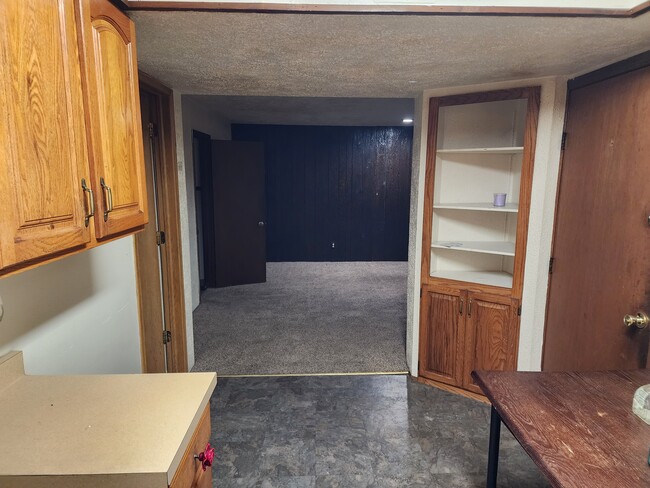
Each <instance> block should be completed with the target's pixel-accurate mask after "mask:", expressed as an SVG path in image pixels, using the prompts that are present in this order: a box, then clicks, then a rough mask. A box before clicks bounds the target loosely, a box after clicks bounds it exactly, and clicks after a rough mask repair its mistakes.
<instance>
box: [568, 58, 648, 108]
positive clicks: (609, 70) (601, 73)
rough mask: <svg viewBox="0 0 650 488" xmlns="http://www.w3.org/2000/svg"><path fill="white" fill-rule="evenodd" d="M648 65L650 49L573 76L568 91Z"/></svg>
mask: <svg viewBox="0 0 650 488" xmlns="http://www.w3.org/2000/svg"><path fill="white" fill-rule="evenodd" d="M648 66H650V51H646V52H643V53H641V54H637V55H636V56H632V57H631V58H627V59H624V60H622V61H619V62H617V63H614V64H610V65H608V66H605V67H603V68H600V69H597V70H596V71H591V72H589V73H585V74H584V75H582V76H578V77H577V78H573V79H571V80H569V84H568V92H569V93H571V91H573V90H577V89H578V88H583V87H585V86H588V85H593V84H594V83H599V82H601V81H605V80H608V79H610V78H615V77H617V76H621V75H624V74H626V73H630V72H631V71H636V70H637V69H643V68H647V67H648ZM565 118H566V116H565Z"/></svg>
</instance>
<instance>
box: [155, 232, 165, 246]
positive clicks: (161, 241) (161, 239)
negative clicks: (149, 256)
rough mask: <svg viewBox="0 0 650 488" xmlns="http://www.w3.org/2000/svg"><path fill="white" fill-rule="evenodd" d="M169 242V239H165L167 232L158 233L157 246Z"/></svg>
mask: <svg viewBox="0 0 650 488" xmlns="http://www.w3.org/2000/svg"><path fill="white" fill-rule="evenodd" d="M166 241H167V238H166V237H165V231H162V230H159V231H158V232H156V244H158V245H159V246H160V245H161V244H164V243H165V242H166Z"/></svg>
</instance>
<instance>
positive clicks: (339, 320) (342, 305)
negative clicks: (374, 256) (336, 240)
mask: <svg viewBox="0 0 650 488" xmlns="http://www.w3.org/2000/svg"><path fill="white" fill-rule="evenodd" d="M406 275H407V263H404V262H353V263H268V264H267V282H266V283H261V284H255V285H244V286H233V287H228V288H219V289H208V290H205V291H204V292H203V293H202V295H201V305H199V307H198V308H197V309H196V311H195V312H194V347H195V359H196V363H195V366H194V371H216V372H217V373H218V374H220V375H240V374H245V375H251V374H288V373H289V374H291V373H294V374H314V373H359V372H395V371H405V370H406V357H405V349H406V346H405V344H406Z"/></svg>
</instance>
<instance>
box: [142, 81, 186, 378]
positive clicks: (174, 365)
mask: <svg viewBox="0 0 650 488" xmlns="http://www.w3.org/2000/svg"><path fill="white" fill-rule="evenodd" d="M139 78H140V89H141V90H142V91H146V92H148V93H150V94H151V95H153V96H154V97H155V98H156V100H157V104H158V121H159V124H158V137H159V141H160V148H159V149H160V158H158V159H157V160H156V163H157V166H156V175H157V177H158V178H157V182H156V183H157V191H158V195H159V198H158V201H159V203H162V207H163V208H161V209H160V210H159V222H160V228H161V229H163V230H164V232H165V243H164V245H162V246H161V253H162V259H161V269H162V274H163V277H162V290H163V295H164V299H163V307H164V309H163V314H164V317H165V322H166V328H167V330H168V331H170V333H171V341H170V342H169V343H168V344H167V372H168V373H182V372H186V371H187V370H188V363H187V335H186V327H187V325H186V320H185V294H184V281H183V263H182V253H181V224H180V204H179V197H178V171H177V162H176V130H175V127H174V103H173V99H172V90H171V89H170V88H168V87H167V86H165V85H163V84H162V83H160V82H159V81H158V80H156V79H155V78H153V77H151V76H149V75H148V74H146V73H144V72H143V71H139ZM149 222H150V223H149V224H148V225H151V223H152V222H155V219H150V221H149ZM134 245H137V244H134ZM154 245H156V244H155V243H154ZM138 268H139V263H138V257H137V252H136V269H138ZM136 274H137V273H136ZM136 279H137V287H138V288H137V289H138V302H139V304H141V303H142V302H143V301H144V300H146V299H147V296H146V293H147V291H148V290H146V289H144V287H143V285H142V282H141V280H140V277H139V276H138V277H137V278H136ZM151 292H152V293H153V292H155V293H159V290H151ZM142 309H143V307H142V305H140V307H139V310H140V311H141V310H142ZM139 315H140V317H139V318H140V353H141V360H142V371H143V372H145V373H148V372H149V371H148V370H147V364H146V360H145V346H146V345H147V344H146V343H145V341H150V340H154V341H156V343H157V344H161V343H162V328H161V335H160V337H158V338H151V337H147V336H146V335H145V334H144V330H143V317H142V312H139ZM158 341H160V342H158Z"/></svg>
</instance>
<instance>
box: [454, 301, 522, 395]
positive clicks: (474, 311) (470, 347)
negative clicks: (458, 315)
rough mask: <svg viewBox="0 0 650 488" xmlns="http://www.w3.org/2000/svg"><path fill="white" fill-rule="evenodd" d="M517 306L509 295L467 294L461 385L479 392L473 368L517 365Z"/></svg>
mask: <svg viewBox="0 0 650 488" xmlns="http://www.w3.org/2000/svg"><path fill="white" fill-rule="evenodd" d="M517 306H518V302H517V300H515V299H512V298H509V297H500V296H496V295H485V294H478V293H469V294H468V304H467V318H466V323H467V325H466V334H467V335H466V349H465V373H464V380H463V382H464V386H465V388H467V389H468V390H471V391H474V392H476V393H482V391H481V389H480V388H479V387H478V386H477V385H476V384H474V381H473V380H472V377H471V372H472V371H473V370H497V371H508V370H514V369H515V367H516V357H517V329H518V327H517V325H518V316H517Z"/></svg>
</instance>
